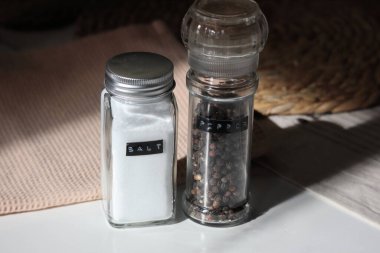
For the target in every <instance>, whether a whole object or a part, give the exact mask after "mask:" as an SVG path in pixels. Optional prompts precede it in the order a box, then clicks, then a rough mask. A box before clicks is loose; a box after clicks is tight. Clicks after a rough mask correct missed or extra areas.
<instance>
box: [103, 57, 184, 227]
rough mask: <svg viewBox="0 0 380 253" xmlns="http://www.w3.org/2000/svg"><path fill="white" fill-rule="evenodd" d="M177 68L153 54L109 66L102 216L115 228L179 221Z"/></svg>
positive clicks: (118, 59) (105, 95)
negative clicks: (177, 217) (176, 216)
mask: <svg viewBox="0 0 380 253" xmlns="http://www.w3.org/2000/svg"><path fill="white" fill-rule="evenodd" d="M174 86H175V83H174V80H173V64H172V63H171V62H170V60H168V59H166V58H165V57H163V56H160V55H157V54H153V53H126V54H121V55H117V56H115V57H113V58H112V59H110V60H109V61H108V62H107V66H106V77H105V89H104V90H103V92H102V95H101V160H102V173H101V174H102V192H103V204H104V210H105V213H106V216H107V219H108V221H109V223H110V224H111V225H112V226H114V227H119V228H120V227H121V228H123V227H128V226H145V225H153V224H163V223H167V222H170V221H171V220H172V219H173V218H174V216H175V200H176V190H175V189H176V188H175V179H176V136H177V129H176V127H177V124H176V122H177V119H176V117H177V106H176V101H175V97H174V94H173V92H172V91H173V89H174Z"/></svg>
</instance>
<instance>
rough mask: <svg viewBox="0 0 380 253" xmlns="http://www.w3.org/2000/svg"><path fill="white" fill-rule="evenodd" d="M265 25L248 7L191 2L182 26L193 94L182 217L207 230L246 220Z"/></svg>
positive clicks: (231, 0) (230, 0)
mask: <svg viewBox="0 0 380 253" xmlns="http://www.w3.org/2000/svg"><path fill="white" fill-rule="evenodd" d="M267 37H268V24H267V21H266V19H265V16H264V15H263V13H262V12H261V10H260V8H259V6H258V4H257V3H256V2H255V1H253V0H196V1H195V2H194V4H193V5H192V6H191V7H190V9H189V10H188V12H187V13H186V15H185V17H184V19H183V22H182V40H183V43H184V44H185V46H186V48H187V49H188V56H189V59H188V62H189V65H190V70H189V72H188V74H187V87H188V89H189V92H190V104H189V136H188V157H187V181H186V190H185V194H184V199H183V206H184V211H185V213H186V214H187V215H188V216H189V217H190V218H192V219H193V220H195V221H197V222H200V223H202V224H208V225H234V224H239V223H241V222H243V221H245V220H246V219H247V218H248V217H249V213H250V212H249V205H248V197H249V193H248V188H249V187H248V184H249V177H248V169H249V166H250V150H251V137H252V136H251V135H252V122H253V99H254V98H253V96H254V93H255V91H256V88H257V85H258V78H257V75H256V72H257V67H258V63H259V53H260V52H261V50H262V49H263V48H264V45H265V42H266V40H267Z"/></svg>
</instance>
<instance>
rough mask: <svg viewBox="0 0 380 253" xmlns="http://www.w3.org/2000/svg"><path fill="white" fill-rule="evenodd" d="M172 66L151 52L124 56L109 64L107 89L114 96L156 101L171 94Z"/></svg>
mask: <svg viewBox="0 0 380 253" xmlns="http://www.w3.org/2000/svg"><path fill="white" fill-rule="evenodd" d="M173 68H174V67H173V63H172V62H171V61H170V60H169V59H168V58H166V57H164V56H162V55H159V54H155V53H149V52H131V53H123V54H119V55H116V56H114V57H112V58H111V59H110V60H109V61H108V62H107V64H106V73H105V81H104V84H105V87H106V89H107V91H108V92H109V93H111V94H113V95H120V96H132V97H155V96H159V95H161V94H164V93H166V92H169V91H172V90H173V89H174V86H175V82H174V80H173Z"/></svg>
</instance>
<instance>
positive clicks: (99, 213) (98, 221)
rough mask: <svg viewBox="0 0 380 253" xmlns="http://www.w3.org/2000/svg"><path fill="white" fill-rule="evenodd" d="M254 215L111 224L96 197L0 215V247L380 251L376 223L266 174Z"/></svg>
mask: <svg viewBox="0 0 380 253" xmlns="http://www.w3.org/2000/svg"><path fill="white" fill-rule="evenodd" d="M252 185H253V186H254V187H253V191H254V192H255V193H256V194H255V195H254V197H253V198H252V202H253V203H254V204H255V206H256V209H257V210H256V215H257V217H256V218H255V219H253V220H251V221H250V222H248V223H245V224H243V225H240V226H236V227H229V228H213V227H207V226H202V225H199V224H196V223H194V222H192V221H190V220H188V219H186V218H185V217H184V216H183V215H182V213H181V212H180V215H179V217H178V222H177V223H176V224H172V225H165V226H156V227H145V228H129V229H124V230H119V229H114V228H112V227H110V226H109V225H108V223H107V222H106V220H105V218H104V215H103V210H102V207H101V202H100V201H95V202H89V203H83V204H78V205H72V206H67V207H60V208H53V209H50V210H43V211H37V212H30V213H23V214H14V215H8V216H3V217H0V252H1V253H11V252H38V253H45V252H46V253H47V252H49V253H50V252H55V253H58V252H65V253H67V252H71V253H76V252H78V253H79V252H80V253H84V252H91V253H96V252H102V253H104V252H110V253H121V252H202V253H203V252H204V253H206V252H218V253H219V252H255V253H256V252H271V253H275V252H281V253H286V252H292V253H296V252H308V253H312V252H335V253H341V252H344V253H349V252H355V253H358V252H366V253H371V252H374V253H375V252H376V253H378V252H380V228H379V227H377V226H376V224H371V223H369V222H367V221H366V220H364V219H362V218H360V217H359V216H356V215H355V214H353V213H350V212H349V211H347V210H345V209H343V208H341V207H339V206H337V205H335V204H334V203H333V202H330V201H328V200H325V199H323V198H322V197H319V196H318V195H316V194H314V193H312V192H310V191H303V190H300V189H298V188H297V187H295V186H293V185H292V184H290V183H288V182H286V181H285V180H283V179H280V178H278V177H276V176H274V175H272V174H266V173H264V174H261V175H256V176H254V179H253V182H252Z"/></svg>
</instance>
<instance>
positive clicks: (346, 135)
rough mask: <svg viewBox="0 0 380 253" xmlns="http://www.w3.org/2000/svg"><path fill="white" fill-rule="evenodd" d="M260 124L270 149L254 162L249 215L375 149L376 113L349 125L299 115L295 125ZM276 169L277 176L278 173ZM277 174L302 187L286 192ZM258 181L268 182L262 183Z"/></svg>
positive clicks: (379, 140)
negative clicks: (277, 178)
mask: <svg viewBox="0 0 380 253" xmlns="http://www.w3.org/2000/svg"><path fill="white" fill-rule="evenodd" d="M261 120H265V121H266V122H265V123H264V124H261V126H264V127H265V128H266V129H265V130H266V133H269V136H268V138H269V139H270V142H271V146H272V147H271V149H270V151H269V152H268V153H267V154H266V155H264V156H262V157H260V158H258V159H255V160H254V161H253V166H252V170H251V178H252V179H253V180H252V183H251V193H252V198H251V201H250V202H251V206H252V207H253V212H254V213H253V215H252V219H255V218H257V217H259V216H261V215H263V214H264V213H265V212H267V211H268V210H270V209H271V208H272V207H274V206H276V205H278V204H280V203H282V202H284V201H286V200H287V199H290V198H292V197H293V196H295V195H297V194H298V193H300V192H302V191H303V189H302V188H303V187H307V186H311V185H313V184H315V183H318V182H320V181H322V180H324V179H326V178H329V177H331V176H333V175H336V174H338V173H340V172H342V171H344V170H347V169H349V168H351V167H352V166H353V165H355V164H357V163H359V162H361V161H363V160H365V159H367V158H369V157H371V156H373V155H375V154H377V153H379V151H380V131H376V129H380V117H379V118H375V119H373V120H371V121H369V122H366V123H363V124H361V125H358V126H355V127H353V128H349V129H347V130H346V129H343V128H342V127H340V126H338V125H335V124H332V123H329V122H324V121H318V120H316V121H306V120H304V119H300V123H301V124H299V125H297V126H295V127H290V128H288V129H280V128H279V127H277V126H276V125H275V124H274V123H271V121H269V120H268V119H261ZM276 174H277V175H276ZM278 175H280V176H282V177H284V178H286V180H288V181H289V182H290V183H293V184H296V185H299V186H301V187H298V189H297V188H294V189H293V190H289V191H288V192H284V191H283V189H284V188H283V187H279V186H278V185H276V182H275V181H273V180H266V179H265V178H267V179H273V178H275V177H278ZM262 182H268V184H266V183H262Z"/></svg>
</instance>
